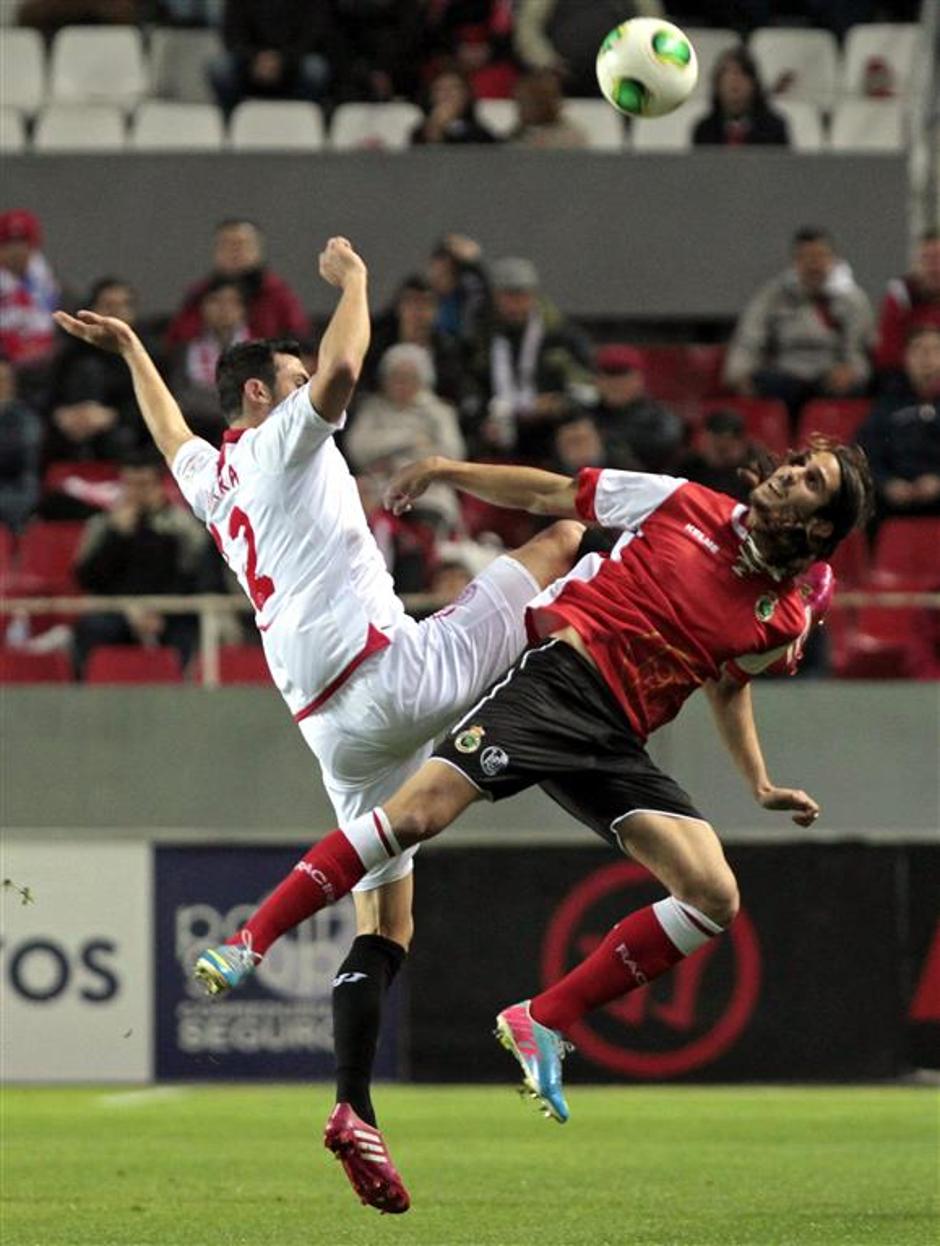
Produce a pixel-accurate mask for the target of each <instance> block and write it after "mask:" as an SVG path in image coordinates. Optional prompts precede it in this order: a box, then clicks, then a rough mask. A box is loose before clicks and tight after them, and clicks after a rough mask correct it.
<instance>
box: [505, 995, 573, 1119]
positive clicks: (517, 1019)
mask: <svg viewBox="0 0 940 1246" xmlns="http://www.w3.org/2000/svg"><path fill="white" fill-rule="evenodd" d="M495 1032H496V1037H497V1038H498V1039H499V1041H500V1042H501V1043H502V1045H503V1046H504V1047H505V1048H506V1050H507V1051H509V1052H511V1053H512V1054H513V1055H514V1056H515V1057H516V1059H517V1060H518V1061H519V1065H520V1067H521V1068H522V1083H523V1087H524V1092H525V1091H528V1093H529V1094H530V1095H531V1096H532V1098H533V1099H535V1100H537V1101H538V1103H539V1104H540V1106H541V1108H542V1111H543V1112H544V1113H545V1115H546V1116H548V1117H550V1118H551V1119H552V1120H556V1121H558V1123H559V1124H560V1125H563V1124H564V1123H565V1121H566V1120H567V1119H568V1115H569V1113H568V1104H567V1103H566V1102H565V1094H564V1090H563V1089H562V1084H561V1062H562V1060H564V1058H565V1055H566V1054H567V1053H568V1052H569V1051H571V1050H572V1047H571V1044H570V1043H567V1042H565V1040H564V1039H563V1038H562V1036H561V1035H560V1034H559V1033H558V1032H557V1030H550V1029H549V1028H548V1026H545V1025H540V1024H539V1022H538V1021H536V1020H535V1018H534V1017H533V1016H532V1014H531V1013H530V1012H529V1000H527V999H526V1000H523V1001H522V1003H521V1004H513V1005H512V1006H511V1007H509V1008H504V1009H503V1011H502V1012H501V1013H500V1014H499V1016H498V1017H497V1018H496V1031H495Z"/></svg>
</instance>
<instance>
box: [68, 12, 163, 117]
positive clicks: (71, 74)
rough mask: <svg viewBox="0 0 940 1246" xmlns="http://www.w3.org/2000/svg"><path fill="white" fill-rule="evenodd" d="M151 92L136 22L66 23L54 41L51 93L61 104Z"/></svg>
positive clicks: (122, 102) (126, 100) (133, 98)
mask: <svg viewBox="0 0 940 1246" xmlns="http://www.w3.org/2000/svg"><path fill="white" fill-rule="evenodd" d="M146 92H147V73H146V67H145V64H144V49H143V41H142V40H141V36H140V31H139V30H137V28H136V27H134V26H107V27H106V26H64V27H63V28H62V29H61V30H60V31H59V33H58V34H57V35H56V37H55V41H54V43H53V45H52V65H51V69H50V73H49V94H50V97H51V99H52V101H53V102H54V103H56V104H64V103H77V104H117V105H119V106H120V107H122V108H125V109H128V110H130V109H131V108H133V107H134V106H135V105H136V103H137V101H138V100H139V99H140V98H141V97H142V96H143V95H145V94H146Z"/></svg>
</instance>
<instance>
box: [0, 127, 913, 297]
mask: <svg viewBox="0 0 940 1246" xmlns="http://www.w3.org/2000/svg"><path fill="white" fill-rule="evenodd" d="M907 202H908V194H907V173H906V165H905V160H904V158H903V157H902V156H882V155H868V154H865V155H861V154H860V155H839V156H838V157H833V156H829V155H824V154H819V155H815V154H812V155H810V154H802V155H795V154H792V153H788V152H774V151H759V150H754V151H736V152H726V151H719V152H701V151H696V152H691V153H686V154H681V155H675V156H670V155H665V156H651V155H632V154H627V153H624V154H622V155H621V154H613V153H597V152H594V153H588V152H557V153H551V154H546V153H543V152H526V151H516V150H508V149H507V150H498V151H479V150H465V151H454V150H449V151H414V152H406V153H399V154H382V153H371V152H353V153H323V154H318V155H315V156H310V157H301V156H297V155H293V154H291V155H286V154H271V155H257V156H254V155H253V156H247V155H237V156H236V155H227V154H218V155H205V154H199V155H181V154H176V153H174V154H172V155H171V154H167V155H132V154H126V155H121V156H106V155H100V156H95V155H81V156H44V157H42V158H37V157H35V156H11V157H7V158H6V159H5V160H4V187H3V191H2V193H0V209H4V208H7V207H12V206H16V207H27V208H30V209H32V210H34V211H35V212H38V213H39V215H40V216H41V218H42V220H43V222H44V225H45V229H46V235H47V249H48V253H49V255H50V256H51V258H52V260H53V262H54V264H55V265H56V268H57V269H58V271H59V272H60V273H61V275H62V277H63V278H64V279H65V281H66V282H67V284H68V285H69V286H70V287H71V288H72V289H74V290H75V291H76V293H79V292H81V291H83V290H84V289H86V288H87V287H88V285H89V284H90V283H91V282H92V281H93V280H94V279H95V278H97V277H100V276H102V275H104V274H106V273H109V274H110V273H116V274H118V275H121V276H124V277H126V278H128V279H129V280H131V281H132V282H133V283H134V284H135V285H136V286H137V287H138V289H139V291H140V295H141V300H142V310H143V311H144V312H145V313H147V314H151V313H158V312H168V311H170V310H172V309H173V308H174V307H175V306H176V304H177V303H178V302H179V298H180V293H181V291H182V289H183V288H184V287H185V286H186V285H187V284H188V283H189V282H190V281H192V280H193V278H194V277H195V276H197V275H199V274H201V273H202V272H203V271H204V269H205V267H206V257H207V254H208V251H209V245H210V231H211V226H212V224H213V222H215V221H216V220H219V219H221V218H223V217H227V216H232V215H247V216H249V217H252V218H254V219H255V220H257V221H258V222H259V223H260V224H261V225H262V226H263V227H264V229H265V230H266V231H267V233H268V236H269V239H270V258H271V262H272V264H273V265H274V267H275V268H276V269H277V270H279V271H280V272H283V273H285V274H287V275H289V276H290V277H291V279H292V280H293V281H294V282H295V283H296V285H297V288H298V290H299V292H300V294H301V297H302V298H303V299H304V301H305V302H306V304H307V305H308V306H309V307H310V308H311V309H312V310H314V311H315V312H317V313H325V312H327V311H328V310H329V308H330V307H331V306H332V301H333V300H332V297H331V295H330V292H329V290H328V289H327V288H326V287H325V286H324V285H323V283H322V282H320V281H319V279H318V278H317V276H316V264H315V257H316V251H317V249H318V246H319V244H320V243H321V242H322V241H323V239H325V238H326V237H327V236H328V235H329V234H334V233H342V234H346V235H348V236H349V237H351V238H352V239H353V240H354V241H355V242H356V244H357V245H358V246H360V247H361V249H362V251H363V253H364V254H365V256H366V257H367V259H368V262H369V264H370V267H371V270H372V274H373V295H374V300H375V302H376V304H377V305H380V304H381V303H382V302H383V301H384V300H386V299H387V298H388V297H389V295H390V293H391V292H392V290H393V289H394V286H395V284H396V283H397V282H398V281H399V280H400V279H401V277H402V276H403V275H404V274H405V273H406V272H408V271H409V270H410V269H413V268H415V267H418V266H419V265H420V264H421V263H422V262H423V260H424V258H425V256H426V255H427V252H428V250H429V247H430V245H431V243H432V241H433V240H434V239H435V238H436V237H437V236H439V235H440V234H442V233H444V232H447V231H450V230H456V231H459V232H463V233H467V234H470V235H472V236H473V237H476V238H478V239H480V241H481V242H482V243H483V246H484V248H485V249H486V252H487V253H488V254H489V255H491V256H495V255H499V254H507V253H512V254H519V253H523V254H527V255H530V256H531V257H532V258H533V259H534V260H535V261H536V263H537V264H538V266H539V268H540V269H541V272H542V277H543V282H544V287H545V289H546V291H547V292H549V293H550V294H551V296H552V297H553V298H555V299H556V300H557V301H558V303H559V305H560V306H562V307H564V308H565V309H566V310H568V311H569V312H571V313H572V314H574V315H582V316H585V315H588V316H613V317H664V318H665V317H686V318H688V317H728V316H734V315H736V314H737V313H738V312H739V310H740V308H741V305H742V303H743V302H744V301H745V300H746V299H747V298H748V297H749V296H750V295H751V294H752V293H753V291H754V288H755V287H756V286H757V285H758V284H759V283H761V282H762V281H764V280H766V279H767V277H768V276H770V275H771V274H772V273H774V272H775V271H777V270H778V269H779V268H780V267H782V266H783V264H784V262H785V257H786V253H787V244H788V240H789V237H790V235H791V234H792V232H793V230H794V229H795V228H797V227H798V226H799V225H801V224H805V223H819V224H822V225H825V226H828V227H830V228H831V229H832V230H833V231H834V233H835V235H836V237H837V240H838V243H839V245H840V247H841V249H842V250H843V252H844V254H845V255H846V256H847V258H848V259H849V260H850V261H851V263H852V265H853V268H854V270H855V273H856V276H857V278H858V280H859V281H860V282H861V284H862V285H863V286H864V287H865V289H866V290H867V291H868V292H869V294H870V295H871V296H872V298H874V299H877V298H880V296H881V292H882V290H883V287H884V284H885V282H886V281H887V280H888V278H889V277H891V276H892V275H894V274H896V273H897V272H899V271H901V270H903V268H904V267H905V264H906V260H907Z"/></svg>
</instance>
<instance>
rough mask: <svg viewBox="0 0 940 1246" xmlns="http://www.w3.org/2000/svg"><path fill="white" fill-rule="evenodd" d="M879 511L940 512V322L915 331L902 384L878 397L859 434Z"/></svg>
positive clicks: (881, 514)
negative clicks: (902, 386) (873, 479)
mask: <svg viewBox="0 0 940 1246" xmlns="http://www.w3.org/2000/svg"><path fill="white" fill-rule="evenodd" d="M858 439H859V441H860V442H861V444H862V445H863V446H864V447H865V450H866V452H867V454H868V458H869V461H870V462H871V469H872V475H873V476H874V478H875V488H876V490H877V500H878V516H879V518H884V517H885V516H887V515H937V514H940V326H935V325H920V326H918V327H916V328H914V329H913V330H912V331H911V335H910V337H909V339H908V343H907V348H906V349H905V352H904V388H903V389H900V390H899V391H898V392H896V393H894V394H891V395H887V396H885V397H883V398H881V399H879V400H878V402H877V403H876V404H875V406H874V408H873V410H872V412H871V414H870V416H869V417H868V419H867V420H866V421H865V423H864V424H863V425H862V428H861V429H860V431H859V436H858Z"/></svg>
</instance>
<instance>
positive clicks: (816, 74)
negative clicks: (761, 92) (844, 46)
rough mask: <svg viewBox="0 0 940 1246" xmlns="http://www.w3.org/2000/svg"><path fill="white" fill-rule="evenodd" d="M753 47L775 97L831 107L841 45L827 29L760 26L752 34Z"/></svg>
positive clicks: (759, 65) (770, 94)
mask: <svg viewBox="0 0 940 1246" xmlns="http://www.w3.org/2000/svg"><path fill="white" fill-rule="evenodd" d="M750 50H751V52H752V53H753V55H754V59H755V60H756V61H757V64H758V67H759V69H760V73H761V78H762V79H763V81H764V85H765V87H766V88H767V94H768V95H769V96H771V97H772V101H775V100H776V99H777V98H779V97H786V99H788V100H805V101H806V102H807V103H809V104H816V105H818V107H820V108H822V109H824V110H827V109H829V108H831V107H832V103H833V101H834V99H835V96H836V87H837V83H838V63H839V49H838V44H837V43H836V38H835V35H833V34H831V33H830V32H829V31H828V30H779V29H777V28H776V27H774V28H773V29H763V30H757V31H755V32H754V34H753V35H752V36H751V41H750Z"/></svg>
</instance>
